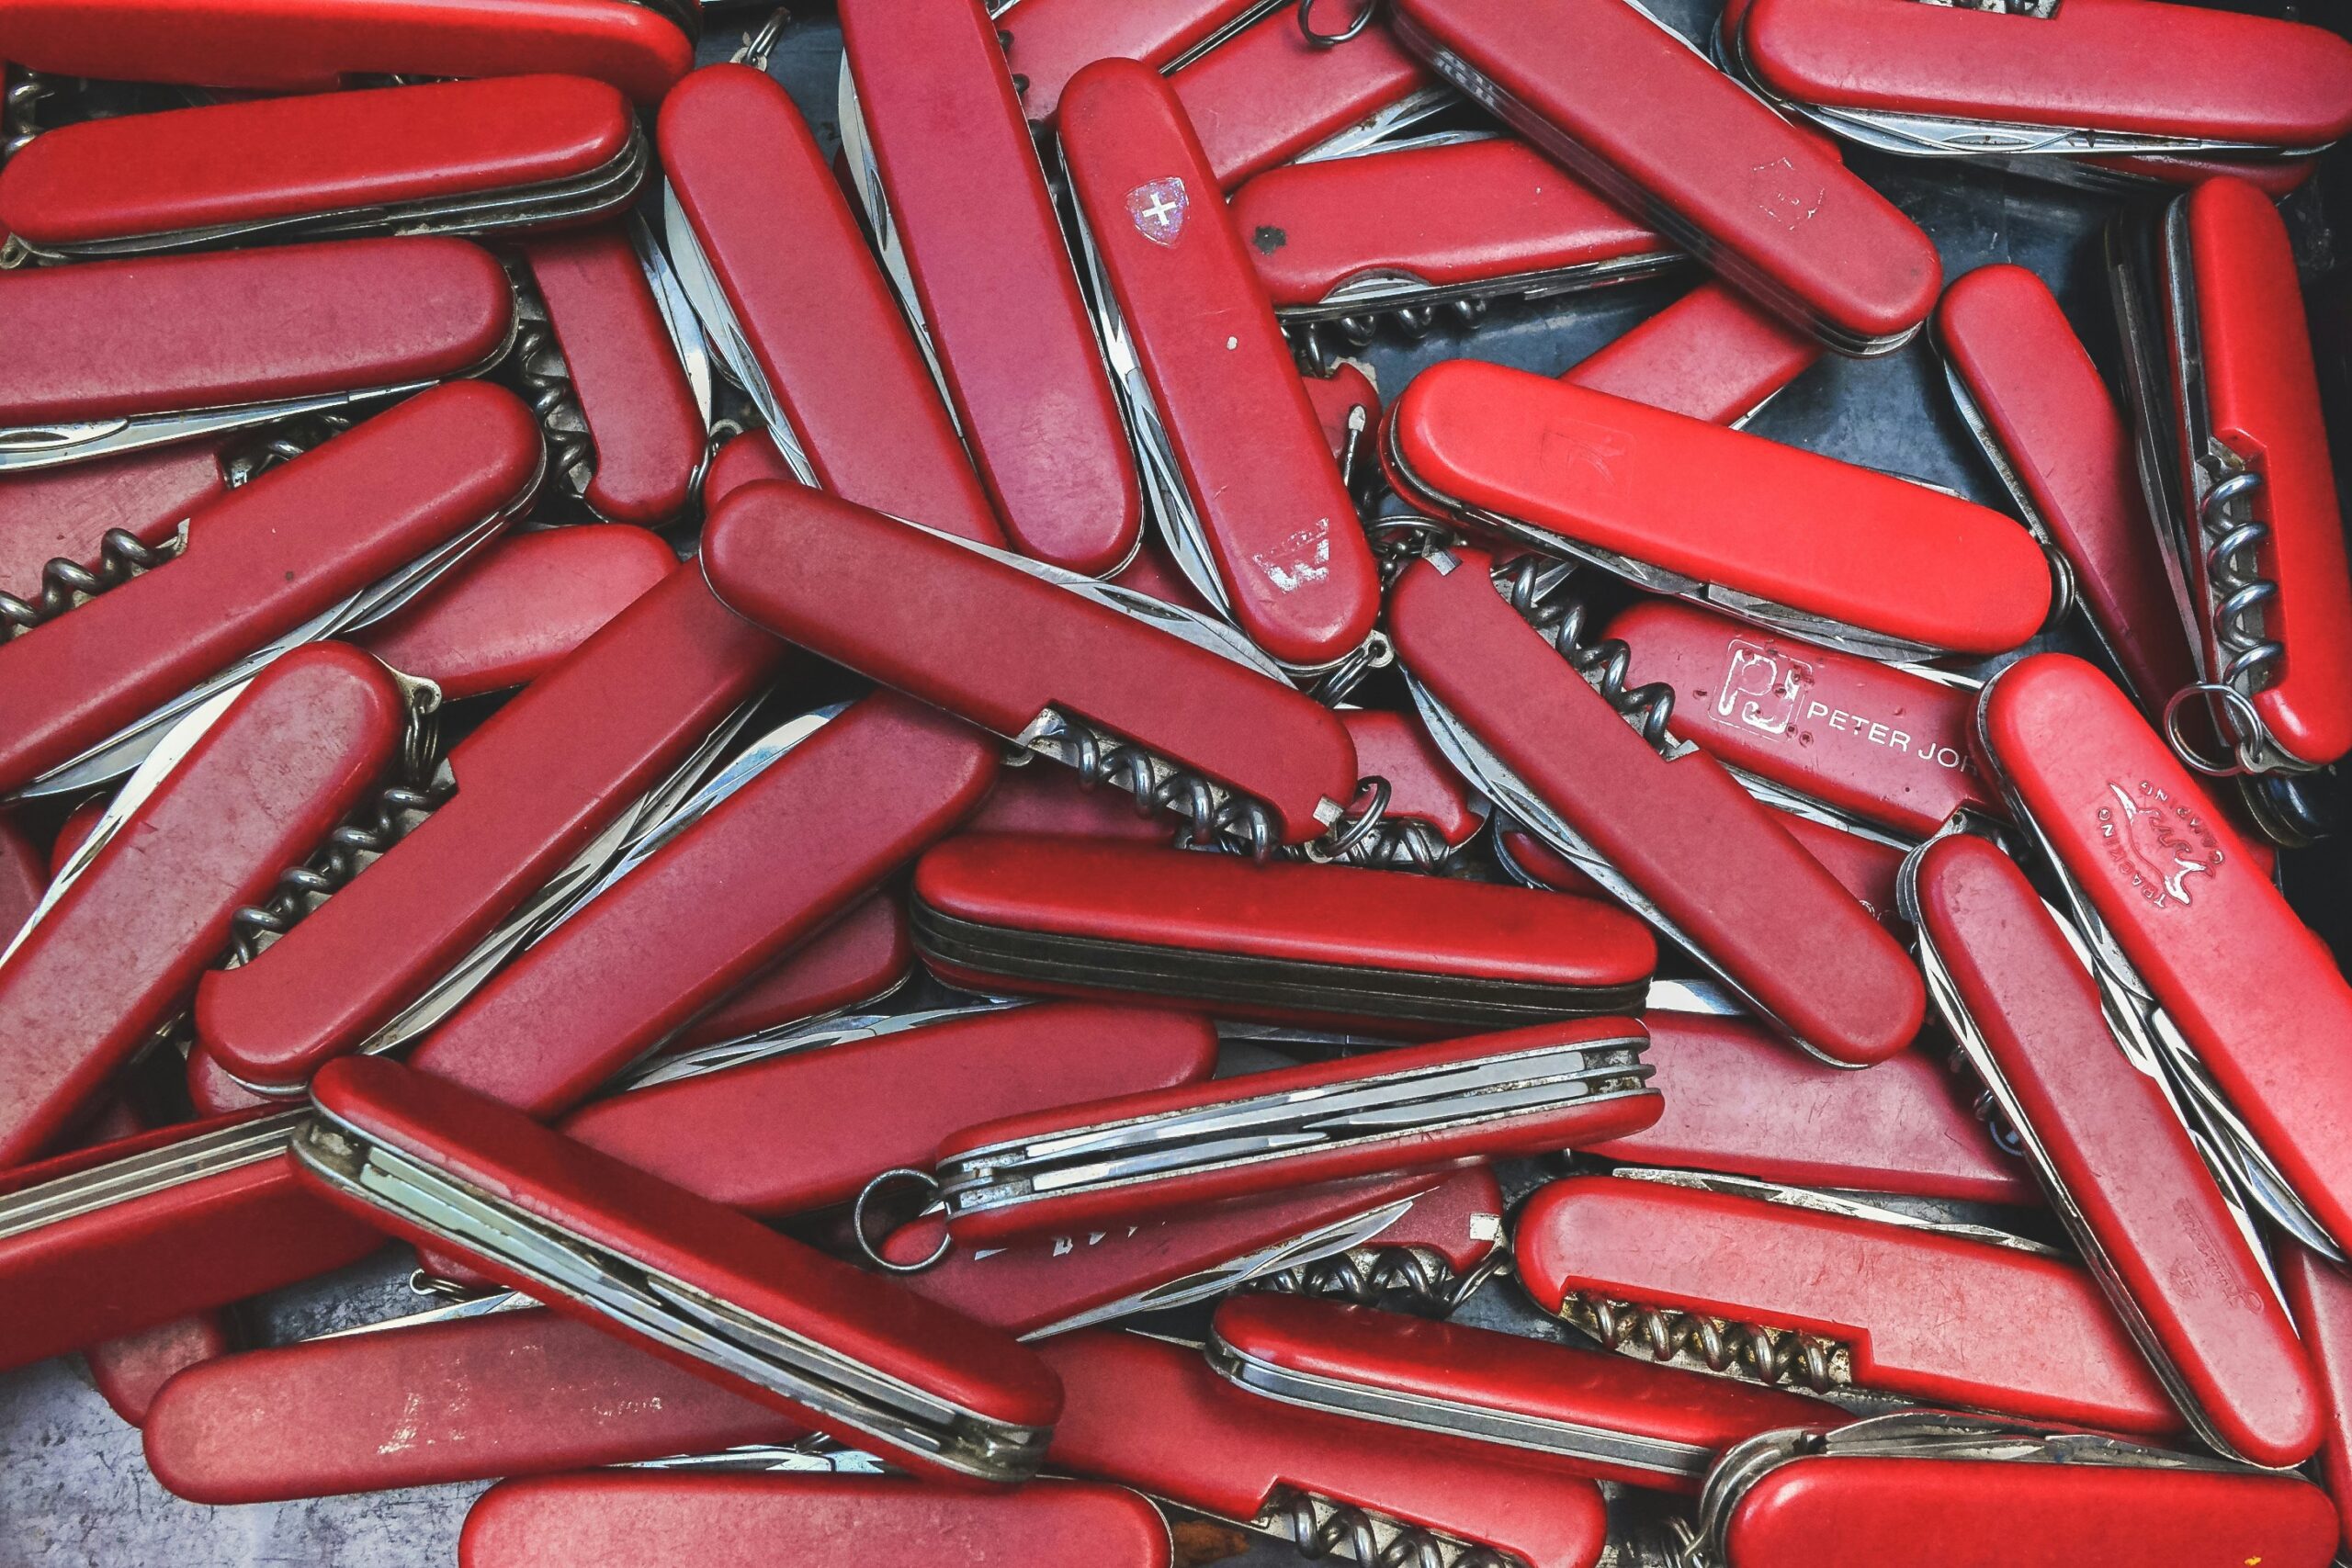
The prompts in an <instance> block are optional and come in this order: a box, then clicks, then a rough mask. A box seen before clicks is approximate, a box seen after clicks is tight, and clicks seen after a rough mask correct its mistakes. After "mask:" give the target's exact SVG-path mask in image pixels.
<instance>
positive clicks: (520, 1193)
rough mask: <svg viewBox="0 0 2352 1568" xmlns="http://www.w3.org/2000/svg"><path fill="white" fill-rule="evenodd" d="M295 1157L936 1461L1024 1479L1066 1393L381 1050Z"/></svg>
mask: <svg viewBox="0 0 2352 1568" xmlns="http://www.w3.org/2000/svg"><path fill="white" fill-rule="evenodd" d="M313 1098H314V1100H315V1102H316V1104H317V1107H318V1112H319V1114H318V1118H317V1120H315V1121H314V1122H311V1123H310V1125H309V1126H307V1127H306V1128H305V1129H304V1130H303V1131H301V1132H300V1133H299V1134H297V1135H296V1137H295V1141H294V1145H293V1155H294V1159H295V1162H296V1165H297V1167H298V1168H299V1169H300V1172H301V1173H302V1175H303V1177H304V1178H305V1179H306V1180H307V1181H309V1182H310V1183H311V1184H312V1185H313V1186H315V1187H316V1188H317V1189H318V1190H321V1191H323V1192H325V1193H327V1194H328V1195H329V1196H330V1197H331V1198H333V1199H334V1201H335V1202H336V1203H337V1204H339V1205H341V1206H343V1207H345V1208H346V1209H348V1210H350V1211H351V1212H353V1213H356V1214H358V1215H360V1216H362V1217H364V1218H367V1219H368V1220H369V1221H370V1222H371V1223H374V1224H380V1225H383V1226H385V1227H386V1228H389V1229H390V1230H392V1231H394V1232H396V1233H397V1234H399V1235H402V1236H405V1237H407V1238H409V1239H411V1240H416V1241H423V1242H425V1243H428V1244H433V1245H436V1246H443V1247H449V1248H450V1249H451V1250H453V1251H454V1252H456V1253H457V1254H458V1256H459V1257H460V1258H462V1259H464V1260H465V1261H466V1262H468V1263H469V1264H471V1265H472V1266H473V1267H475V1268H477V1269H481V1270H483V1271H484V1272H486V1273H489V1274H490V1275H492V1277H493V1278H497V1279H502V1280H506V1281H508V1282H510V1283H512V1284H514V1285H515V1286H517V1287H518V1288H522V1289H526V1290H528V1291H530V1292H533V1293H534V1294H536V1295H541V1296H544V1297H546V1298H548V1300H549V1301H550V1304H553V1305H555V1306H556V1307H557V1308H558V1310H560V1311H563V1312H565V1313H567V1314H570V1315H572V1316H575V1317H579V1318H582V1319H583V1320H585V1321H588V1322H591V1323H593V1324H595V1325H597V1326H599V1327H602V1328H604V1329H605V1330H606V1331H607V1332H610V1333H613V1334H616V1335H617V1336H619V1337H622V1338H624V1339H627V1340H628V1341H629V1342H631V1343H634V1344H637V1345H640V1346H642V1347H644V1348H649V1349H652V1350H653V1351H655V1352H656V1353H657V1354H660V1355H662V1356H664V1357H666V1358H667V1359H671V1360H673V1361H674V1362H676V1363H678V1364H680V1365H682V1366H686V1367H688V1369H689V1370H693V1371H700V1372H701V1373H702V1374H703V1375H705V1376H707V1377H709V1378H711V1379H713V1380H714V1381H716V1382H719V1383H720V1384H721V1386H724V1387H728V1388H730V1389H733V1390H735V1391H737V1392H740V1393H749V1394H750V1395H752V1397H753V1398H755V1399H758V1400H760V1401H762V1402H763V1403H765V1404H772V1405H774V1406H775V1408H777V1409H778V1410H780V1411H782V1412H784V1413H785V1414H786V1415H788V1416H793V1417H795V1418H796V1419H805V1420H808V1421H809V1422H810V1424H811V1425H813V1426H816V1427H819V1428H820V1429H821V1430H824V1431H827V1432H829V1433H831V1434H832V1435H834V1436H837V1437H841V1438H843V1439H844V1440H846V1441H849V1442H853V1443H859V1444H872V1445H874V1446H875V1447H876V1448H877V1449H878V1450H880V1451H881V1452H883V1453H886V1454H888V1455H889V1456H890V1457H891V1458H892V1459H894V1460H896V1461H899V1462H901V1463H904V1464H906V1465H907V1466H909V1467H910V1469H914V1470H917V1471H919V1472H922V1473H923V1474H926V1475H929V1476H933V1477H936V1478H940V1479H944V1480H949V1481H961V1482H965V1483H973V1482H982V1483H1012V1482H1019V1481H1023V1480H1026V1479H1027V1478H1028V1477H1029V1476H1030V1475H1031V1474H1033V1473H1034V1472H1035V1470H1036V1467H1037V1463H1038V1461H1040V1460H1041V1459H1042V1458H1043V1457H1044V1454H1045V1450H1046V1441H1047V1439H1048V1438H1049V1437H1050V1436H1051V1433H1052V1428H1053V1423H1054V1417H1055V1416H1056V1414H1057V1410H1058V1407H1059V1405H1060V1403H1061V1400H1060V1397H1059V1394H1060V1391H1059V1390H1058V1389H1057V1388H1056V1387H1055V1384H1054V1378H1053V1374H1052V1373H1051V1371H1048V1370H1047V1369H1046V1367H1045V1366H1044V1365H1043V1364H1042V1363H1040V1362H1039V1361H1038V1360H1037V1359H1036V1358H1035V1355H1034V1354H1032V1353H1031V1352H1029V1351H1026V1350H1024V1349H1023V1348H1021V1347H1020V1346H1019V1345H1018V1344H1016V1343H1015V1342H1014V1341H1013V1340H1012V1337H1010V1336H1008V1335H1006V1334H1004V1333H1002V1332H1001V1331H1000V1330H996V1329H992V1328H988V1327H985V1326H983V1325H980V1324H978V1323H975V1322H972V1321H971V1320H969V1319H967V1318H964V1317H961V1316H959V1315H958V1314H955V1313H952V1312H949V1311H947V1310H946V1309H944V1308H942V1307H938V1306H934V1305H933V1304H932V1303H929V1302H925V1301H923V1300H922V1299H920V1298H918V1297H916V1296H914V1295H912V1294H910V1293H909V1292H905V1291H903V1290H901V1289H899V1287H898V1286H897V1285H895V1284H893V1283H890V1282H889V1281H887V1280H877V1279H875V1278H873V1277H871V1276H868V1275H864V1274H860V1273H859V1272H857V1271H856V1270H855V1269H851V1268H850V1267H848V1266H847V1265H846V1264H841V1263H836V1262H834V1261H832V1260H831V1259H830V1258H825V1257H824V1256H823V1255H821V1254H820V1253H817V1252H813V1251H810V1250H809V1249H807V1248H804V1247H798V1246H797V1245H796V1244H794V1243H792V1242H789V1241H786V1240H785V1239H784V1238H783V1237H782V1236H780V1235H776V1234H775V1233H774V1232H772V1231H769V1230H766V1229H764V1228H763V1227H762V1226H760V1225H759V1224H756V1223H754V1222H753V1221H751V1220H748V1219H745V1218H744V1217H742V1216H741V1215H739V1214H736V1213H731V1212H730V1211H729V1210H726V1209H723V1208H720V1207H719V1206H718V1205H717V1204H715V1203H710V1202H707V1201H703V1200H700V1199H697V1198H695V1197H694V1196H693V1195H692V1194H690V1193H686V1192H684V1191H681V1190H678V1189H677V1188H674V1187H672V1186H670V1185H669V1184H668V1183H666V1182H662V1181H658V1180H655V1179H652V1178H650V1177H648V1176H644V1175H642V1174H640V1173H639V1172H637V1171H634V1170H631V1169H630V1168H628V1166H625V1165H623V1164H621V1163H620V1162H619V1161H617V1160H615V1159H611V1158H609V1157H608V1156H603V1155H599V1154H596V1153H594V1151H592V1150H589V1149H585V1148H582V1146H581V1145H578V1144H576V1143H574V1142H572V1141H571V1139H568V1138H565V1137H563V1136H561V1135H560V1134H556V1133H553V1132H549V1131H548V1129H546V1128H544V1127H541V1126H540V1125H538V1123H537V1122H533V1121H531V1120H530V1118H528V1117H527V1116H525V1115H524V1114H523V1113H522V1112H520V1111H515V1110H512V1109H509V1108H507V1107H505V1106H502V1105H499V1104H498V1103H496V1102H495V1101H493V1100H485V1099H483V1098H481V1096H479V1095H475V1094H472V1093H469V1091H467V1090H465V1089H459V1088H458V1087H457V1086H456V1085H454V1084H448V1083H444V1082H442V1081H440V1080H438V1079H435V1078H432V1077H427V1076H425V1075H424V1074H423V1073H419V1072H416V1071H414V1070H413V1069H412V1068H409V1067H404V1066H401V1065H400V1064H398V1063H396V1062H388V1061H383V1060H379V1059H373V1058H368V1057H357V1058H346V1059H345V1060H342V1061H337V1062H333V1063H330V1064H329V1065H328V1066H326V1067H325V1068H323V1069H322V1071H321V1073H320V1075H319V1077H318V1080H317V1082H316V1084H315V1085H314V1086H313Z"/></svg>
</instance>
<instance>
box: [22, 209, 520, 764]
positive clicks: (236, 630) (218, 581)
mask: <svg viewBox="0 0 2352 1568" xmlns="http://www.w3.org/2000/svg"><path fill="white" fill-rule="evenodd" d="M420 243H438V242H420ZM450 243H455V242H450ZM207 259H209V258H207ZM122 265H132V266H137V265H143V264H137V263H126V264H122ZM156 265H168V264H160V263H159V264H156ZM49 276H79V275H78V274H76V273H74V272H70V271H69V272H64V273H57V274H51V275H49ZM0 287H6V285H0ZM543 460H544V451H543V448H542V446H541V444H540V441H539V434H538V429H537V426H536V425H535V424H534V423H532V421H531V417H530V413H529V411H528V410H526V409H525V408H524V406H523V405H522V403H521V402H519V401H518V400H516V399H515V397H514V396H513V395H512V394H511V393H508V392H505V391H503V390H501V389H497V388H495V387H491V386H487V385H481V384H476V383H464V384H458V385H454V386H447V387H439V388H435V389H431V390H428V391H425V392H423V393H421V394H419V395H418V396H417V397H415V398H413V399H411V400H409V401H407V402H405V403H403V404H401V406H399V407H398V408H395V409H393V410H391V411H390V412H387V413H384V414H381V415H379V417H377V418H375V419H372V420H369V421H368V422H367V423H364V424H362V425H360V426H358V427H356V428H355V429H353V430H350V431H348V432H346V433H345V434H341V435H338V436H336V437H334V439H333V440H330V441H329V442H327V443H326V444H325V445H324V446H321V447H319V448H317V449H316V450H314V451H311V452H310V453H308V454H306V455H304V456H302V457H298V458H296V459H295V460H294V461H292V462H290V463H288V464H286V465H284V466H283V467H280V468H275V469H273V470H272V471H270V472H269V473H267V474H265V475H263V476H262V477H261V478H260V479H256V480H254V482H253V483H251V484H250V485H247V486H245V487H243V489H240V490H238V491H235V492H234V493H232V494H231V495H230V496H228V497H227V498H226V499H224V500H221V501H220V502H216V503H214V504H213V505H210V506H209V507H206V508H204V509H203V510H202V511H200V512H198V513H196V514H195V515H194V516H193V517H191V518H189V519H188V520H187V523H186V525H185V526H184V527H183V528H182V529H180V530H178V531H177V532H176V533H175V536H174V538H173V540H172V541H171V542H170V543H168V544H167V545H166V546H164V547H163V548H161V549H159V550H157V551H155V552H153V557H154V558H153V561H152V564H150V565H149V566H148V567H147V568H146V569H144V570H138V571H136V572H134V573H132V574H131V575H130V576H129V577H128V579H127V580H126V581H119V582H115V583H111V584H107V583H96V584H91V585H89V588H90V589H91V590H94V591H95V596H90V593H89V592H83V591H79V590H77V591H74V592H60V593H59V594H58V595H57V596H56V599H55V600H54V602H51V600H50V596H49V595H46V594H45V595H44V596H43V601H44V602H43V603H42V604H39V605H34V606H23V605H21V604H20V605H19V606H18V607H19V608H30V609H32V610H33V611H35V612H36V613H35V614H34V615H31V616H29V617H27V618H23V619H18V620H16V621H15V622H14V623H13V624H12V625H11V626H9V628H8V630H9V632H10V635H9V637H8V640H6V642H5V643H0V731H5V732H6V740H5V741H0V791H6V793H8V794H12V795H51V794H57V793H62V792H64V791H68V790H74V789H79V788H84V787H86V786H88V785H90V784H98V783H102V782H104V781H106V780H107V779H110V778H114V777H116V776H118V775H119V774H121V773H126V772H128V771H130V769H131V768H133V767H135V766H136V765H137V764H138V762H139V761H140V760H141V758H142V757H144V756H145V755H146V754H147V753H148V751H149V750H152V749H153V747H154V746H155V744H156V743H157V742H158V741H159V740H160V739H162V737H163V735H164V732H165V731H166V730H167V729H168V728H170V726H171V725H172V724H173V723H174V722H175V721H176V720H177V719H178V718H179V717H180V716H182V715H184V714H186V713H187V712H188V711H189V710H190V709H191V708H194V707H196V706H198V705H201V704H202V703H204V702H205V701H206V700H208V699H209V698H210V697H211V696H213V695H215V694H218V693H219V692H220V691H222V690H224V689H225V688H227V687H229V686H231V685H233V684H235V683H236V682H240V681H243V680H244V679H246V678H247V677H248V676H250V675H252V674H253V673H254V671H257V670H259V669H260V668H262V667H263V666H264V665H266V664H267V663H268V662H269V661H270V660H272V659H275V658H277V656H279V655H280V654H282V653H284V652H285V651H287V650H288V649H291V648H295V647H299V646H300V645H301V644H303V643H305V642H311V641H315V640H317V639H319V638H322V637H333V636H335V635H337V634H338V633H341V632H347V631H352V630H356V629H357V628H359V627H361V626H367V625H368V624H369V623H370V622H372V621H374V620H376V619H378V618H379V617H381V616H383V615H389V614H390V612H391V611H393V610H395V609H397V608H399V607H400V606H401V604H403V603H405V602H406V601H407V600H408V599H409V598H410V597H411V596H412V595H413V594H415V593H416V592H419V591H421V590H422V589H424V587H425V586H427V585H428V584H430V583H431V582H433V581H435V579H436V578H437V577H439V576H440V575H441V574H442V573H443V572H445V571H447V570H449V569H451V568H452V567H454V566H456V565H457V564H458V562H460V561H463V560H464V559H466V558H467V557H468V556H469V555H470V554H472V553H473V552H474V551H476V550H478V549H480V548H481V547H482V546H483V545H485V544H487V543H488V542H489V541H490V540H491V539H492V538H493V537H494V536H496V535H497V534H498V533H499V531H500V530H501V529H503V527H504V526H505V525H506V523H507V521H508V519H509V518H510V517H511V516H513V515H514V514H515V513H517V512H519V511H520V510H521V509H522V508H523V507H524V506H525V505H526V504H527V503H528V502H529V500H530V498H531V496H532V494H533V492H534V491H535V489H536V487H537V482H538V479H539V475H540V469H541V467H542V463H543Z"/></svg>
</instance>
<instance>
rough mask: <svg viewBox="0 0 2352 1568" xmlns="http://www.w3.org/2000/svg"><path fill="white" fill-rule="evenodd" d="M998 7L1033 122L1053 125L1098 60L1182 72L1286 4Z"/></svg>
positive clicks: (1144, 0) (1208, 0)
mask: <svg viewBox="0 0 2352 1568" xmlns="http://www.w3.org/2000/svg"><path fill="white" fill-rule="evenodd" d="M1017 3H1018V4H1019V5H1021V6H1024V7H1026V9H1024V10H1023V11H1022V13H1021V14H1020V15H1019V16H1017V17H1016V16H1014V15H1013V14H1012V6H1011V5H1005V6H996V7H993V8H992V9H993V12H994V16H995V18H996V21H997V23H998V26H999V28H1000V31H1001V34H1002V36H1003V39H1004V53H1005V60H1006V62H1007V63H1008V64H1009V65H1010V66H1011V67H1012V82H1013V85H1014V86H1016V87H1018V88H1019V89H1020V90H1021V101H1022V104H1023V107H1024V108H1025V110H1026V111H1027V113H1028V116H1029V118H1031V119H1032V120H1034V121H1035V122H1037V123H1038V124H1040V125H1050V124H1052V123H1053V120H1054V116H1055V115H1056V113H1057V112H1058V111H1059V109H1060V107H1061V97H1062V89H1063V88H1064V87H1067V86H1068V85H1069V79H1070V78H1071V77H1072V76H1075V75H1077V74H1078V73H1079V72H1080V70H1081V69H1083V68H1084V67H1086V66H1088V65H1091V64H1092V63H1093V62H1096V61H1098V60H1139V61H1141V62H1143V63H1145V64H1146V65H1148V66H1150V67H1151V68H1152V69H1153V70H1155V71H1174V70H1177V69H1179V68H1180V67H1182V66H1183V65H1185V64H1187V63H1189V62H1192V61H1193V60H1197V59H1199V58H1200V57H1201V56H1203V55H1204V54H1206V53H1208V52H1209V51H1212V50H1214V49H1216V47H1217V46H1218V45H1220V44H1222V43H1224V42H1226V41H1227V39H1232V38H1233V37H1235V36H1236V35H1237V34H1238V33H1240V32H1242V31H1243V30H1244V29H1246V28H1249V27H1250V24H1252V23H1254V22H1256V21H1258V20H1259V19H1260V18H1261V17H1265V16H1267V15H1269V14H1270V13H1272V12H1274V11H1277V10H1279V9H1281V8H1282V4H1283V0H1132V3H1131V4H1128V5H1122V6H1098V5H1095V4H1094V3H1093V0H1017Z"/></svg>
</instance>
